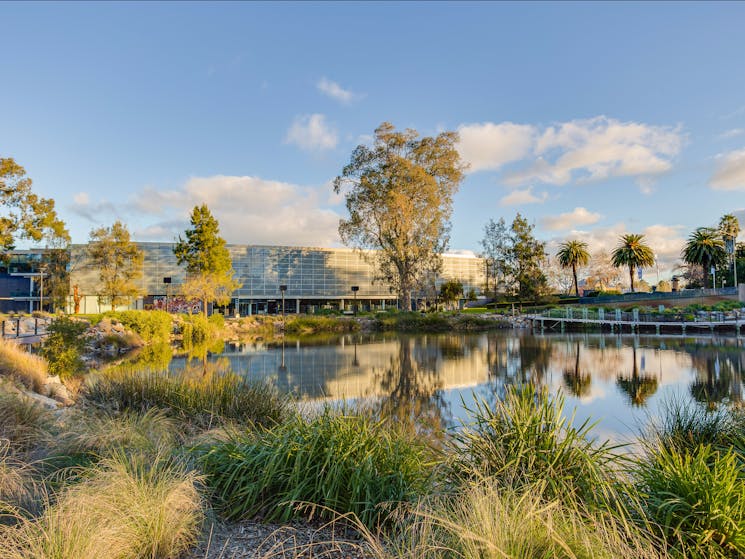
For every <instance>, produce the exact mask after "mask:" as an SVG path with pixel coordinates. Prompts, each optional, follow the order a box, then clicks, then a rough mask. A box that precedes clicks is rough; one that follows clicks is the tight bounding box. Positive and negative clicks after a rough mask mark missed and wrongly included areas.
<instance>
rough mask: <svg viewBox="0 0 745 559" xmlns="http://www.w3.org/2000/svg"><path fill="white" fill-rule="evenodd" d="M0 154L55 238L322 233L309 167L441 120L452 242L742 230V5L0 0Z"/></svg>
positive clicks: (281, 238) (315, 238)
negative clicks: (21, 178)
mask: <svg viewBox="0 0 745 559" xmlns="http://www.w3.org/2000/svg"><path fill="white" fill-rule="evenodd" d="M0 20H2V29H3V32H2V33H1V34H0V52H2V53H3V56H2V57H0V76H2V87H0V106H2V107H3V118H2V119H1V120H0V154H1V155H2V156H3V157H8V156H10V157H14V158H15V159H16V160H17V161H18V162H19V163H20V164H22V165H24V166H25V167H26V170H27V172H28V173H29V175H30V176H31V177H32V178H33V180H34V184H35V189H36V190H37V191H38V192H39V193H41V194H42V195H44V196H50V197H53V198H54V199H55V200H56V203H57V207H58V210H59V213H60V214H61V215H62V217H63V218H64V219H65V220H66V222H67V223H68V225H69V227H70V230H71V232H72V235H73V240H74V241H75V242H84V241H85V240H86V239H87V236H88V233H89V231H90V230H91V228H93V227H94V226H98V225H101V224H104V225H108V224H110V223H112V222H113V221H114V220H115V219H122V220H124V221H125V222H127V223H129V224H130V229H131V230H132V231H133V232H134V234H135V237H136V238H137V239H140V240H165V241H170V240H173V238H174V237H175V235H177V234H178V233H179V232H180V231H183V229H184V228H185V226H186V223H187V215H188V212H189V210H190V209H191V207H193V205H195V204H197V203H201V202H207V203H208V204H209V205H210V207H211V208H212V209H213V211H214V213H215V214H216V215H217V217H218V219H219V220H220V223H221V226H222V229H223V232H224V234H225V236H226V238H227V239H228V240H229V241H230V242H240V243H268V244H284V243H287V244H302V245H333V244H338V238H337V235H336V226H337V223H338V219H339V217H340V216H343V215H344V207H343V203H342V200H341V199H340V198H339V197H338V196H335V195H334V194H333V192H332V191H331V188H330V181H331V180H332V179H333V178H334V176H336V175H337V174H338V173H339V172H340V170H341V168H342V167H343V165H344V164H345V163H346V162H347V161H348V159H349V156H350V154H351V151H352V149H353V148H354V146H355V145H357V144H358V143H360V142H366V141H368V138H369V137H370V135H371V134H372V132H373V130H374V129H375V127H376V126H377V125H378V124H380V123H381V122H382V121H390V122H392V123H393V124H394V125H396V126H397V127H412V128H415V129H417V130H419V131H420V132H421V133H423V134H428V135H429V134H435V133H437V132H438V131H440V130H459V131H460V132H461V144H460V150H461V155H462V156H463V158H464V159H465V160H466V161H467V162H469V163H470V165H471V168H470V171H469V174H468V176H467V178H466V180H465V181H464V182H463V184H462V186H461V189H460V192H459V193H458V195H457V197H456V202H455V208H454V215H453V229H452V237H451V247H452V248H453V249H465V250H478V248H479V240H480V238H481V237H482V232H483V226H484V224H485V223H486V221H487V220H488V219H490V218H499V217H505V219H507V220H508V221H509V220H511V219H512V218H513V217H514V215H515V213H516V212H518V211H519V212H521V213H522V214H523V215H525V216H527V217H528V218H529V219H530V220H531V221H533V222H534V223H535V225H536V234H537V235H538V236H539V237H540V238H542V239H545V240H547V241H549V242H550V243H551V246H553V245H555V243H556V242H558V241H560V240H562V239H564V238H569V237H579V238H583V239H587V240H588V241H589V242H590V244H591V247H592V248H593V249H595V250H600V249H610V248H612V247H613V246H614V245H615V242H616V239H617V237H618V234H620V233H622V232H642V233H646V234H647V235H648V237H649V239H650V241H651V242H652V244H653V245H654V247H655V250H656V251H657V252H658V254H659V255H660V260H661V262H662V263H663V265H669V264H670V263H672V262H673V261H675V260H676V259H677V255H678V253H679V250H680V245H681V243H682V242H683V240H684V239H685V237H686V236H687V235H688V234H689V233H690V231H691V230H692V229H693V228H695V227H697V226H701V225H711V224H714V223H716V221H717V220H718V219H719V217H720V216H721V215H722V214H724V213H728V212H733V211H734V212H739V213H738V215H739V216H740V217H741V220H742V221H743V222H744V223H743V224H744V225H745V212H743V209H744V208H745V33H743V29H745V3H692V2H686V3H667V2H666V3H659V4H655V3H618V4H612V3H611V4H609V3H585V2H581V3H545V4H544V3H525V4H509V3H472V4H470V3H458V4H454V3H407V4H398V3H376V4H372V3H370V4H365V3H348V4H342V3H304V4H294V3H278V4H256V3H245V4H240V3H209V4H203V3H196V2H189V3H183V4H180V3H175V2H173V3H172V2H167V3H162V4H158V3H120V4H117V3H80V4H75V3H65V4H52V3H29V4H21V3H2V4H0Z"/></svg>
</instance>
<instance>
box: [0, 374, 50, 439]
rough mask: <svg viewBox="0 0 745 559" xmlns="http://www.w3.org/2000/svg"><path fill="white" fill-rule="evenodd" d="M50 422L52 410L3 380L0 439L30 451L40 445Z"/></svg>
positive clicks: (0, 393) (0, 405)
mask: <svg viewBox="0 0 745 559" xmlns="http://www.w3.org/2000/svg"><path fill="white" fill-rule="evenodd" d="M51 423H52V416H51V413H50V412H49V411H48V410H46V409H45V408H44V407H43V406H42V405H41V404H39V403H38V402H36V401H35V400H33V399H32V398H30V397H28V396H26V395H25V394H22V393H20V392H19V391H18V390H16V389H15V387H13V386H12V385H10V384H9V383H7V382H2V381H0V439H5V440H7V441H8V442H9V443H10V444H11V445H12V449H13V450H14V451H16V452H27V451H29V450H30V449H31V448H33V447H34V446H35V445H37V444H38V443H39V442H40V441H42V440H43V439H44V437H45V434H46V433H47V430H48V429H49V427H50V425H51Z"/></svg>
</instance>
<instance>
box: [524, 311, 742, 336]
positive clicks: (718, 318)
mask: <svg viewBox="0 0 745 559" xmlns="http://www.w3.org/2000/svg"><path fill="white" fill-rule="evenodd" d="M525 318H527V319H528V320H530V321H531V324H532V327H533V329H534V330H541V331H543V330H546V329H549V330H556V329H558V330H561V331H562V332H564V331H565V330H585V329H593V330H601V331H604V330H605V331H609V332H612V333H613V332H617V333H619V334H620V333H622V332H624V331H625V332H632V333H634V332H636V333H640V332H647V333H652V332H654V333H656V334H671V333H676V334H678V333H679V334H686V333H687V332H692V333H693V332H695V333H698V334H700V333H707V332H708V333H712V334H714V333H716V332H720V333H724V332H731V333H732V334H734V335H736V336H740V335H742V334H743V333H745V328H743V326H745V314H743V313H741V312H737V311H735V312H734V313H724V312H707V313H699V314H698V315H693V320H690V316H689V317H686V318H687V319H683V318H681V317H678V316H674V315H672V316H671V315H655V314H651V315H650V314H640V313H639V312H638V311H634V312H621V311H620V310H617V311H615V312H604V311H602V310H600V311H589V310H588V309H571V308H566V309H549V310H547V311H544V312H542V313H540V314H528V315H526V316H525Z"/></svg>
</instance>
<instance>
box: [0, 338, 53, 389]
mask: <svg viewBox="0 0 745 559" xmlns="http://www.w3.org/2000/svg"><path fill="white" fill-rule="evenodd" d="M0 375H5V376H9V377H11V378H13V379H16V380H18V381H20V382H22V383H23V385H24V386H25V387H26V388H29V389H31V390H33V391H34V392H40V391H41V389H42V387H43V386H44V381H46V379H47V362H46V361H45V360H44V359H42V358H41V357H38V356H36V355H32V354H30V353H29V352H27V351H26V350H25V349H23V348H22V347H21V346H20V345H19V344H16V343H13V342H9V341H7V340H3V339H0Z"/></svg>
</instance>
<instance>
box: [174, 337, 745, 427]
mask: <svg viewBox="0 0 745 559" xmlns="http://www.w3.org/2000/svg"><path fill="white" fill-rule="evenodd" d="M744 355H745V353H744V352H743V348H742V340H741V339H733V338H729V339H727V338H718V339H712V338H682V337H681V338H661V337H654V336H649V337H639V336H614V335H599V334H594V335H590V334H579V335H567V336H559V335H538V336H534V335H531V334H529V333H525V332H496V333H488V334H447V335H415V336H396V335H395V334H374V335H346V336H342V337H332V338H325V339H316V340H313V341H312V342H311V343H307V342H302V341H299V340H298V341H294V342H288V343H281V344H278V345H267V344H263V343H261V342H256V343H253V344H250V345H243V346H241V345H235V346H228V347H226V348H225V351H223V352H222V353H221V354H220V356H221V357H222V358H223V359H225V360H227V362H228V363H229V366H230V367H231V368H232V370H234V371H235V372H240V373H242V374H244V375H246V376H248V377H249V378H253V379H265V380H268V381H269V382H272V383H274V384H275V385H276V386H277V387H278V388H279V389H280V390H281V391H283V392H287V393H291V394H294V395H295V396H297V397H299V398H302V399H310V400H317V399H342V398H343V399H355V400H364V401H366V402H368V404H369V405H370V406H371V407H372V408H373V409H374V410H375V411H376V412H377V413H380V414H382V415H385V416H388V417H391V418H392V419H393V420H395V421H397V422H399V423H400V424H401V425H403V426H406V427H407V428H409V429H413V430H417V432H426V433H430V434H431V433H434V432H439V431H441V427H442V426H446V425H450V424H452V423H453V421H454V420H455V419H458V418H462V417H463V415H464V412H463V407H464V405H465V406H468V405H469V403H470V402H471V401H472V398H473V394H474V393H475V394H477V395H478V396H480V397H482V398H486V399H487V401H493V400H494V399H496V398H501V397H503V395H504V392H505V390H506V388H507V387H508V386H510V385H514V384H520V383H525V382H533V383H536V384H538V385H541V386H546V387H547V388H548V389H549V391H551V392H556V391H558V390H562V391H563V392H565V393H566V394H567V400H568V401H567V403H568V407H570V408H571V407H573V406H577V408H578V411H577V418H578V420H583V419H584V418H585V417H592V418H594V419H598V420H600V421H601V431H602V433H601V435H602V436H608V437H610V438H616V439H617V438H618V435H619V434H625V433H629V432H630V431H633V429H634V428H635V423H637V420H638V422H641V421H645V420H647V419H648V416H650V415H652V416H654V415H656V413H657V410H658V407H659V405H660V403H661V402H662V401H663V400H665V399H666V398H669V397H673V396H675V397H684V398H688V399H689V401H690V402H691V405H698V403H699V402H700V403H703V404H704V405H706V406H710V407H711V406H716V405H718V404H719V403H727V404H730V403H735V404H738V405H739V404H740V403H741V402H742V369H743V366H744V365H745V359H744ZM200 357H203V356H201V355H200ZM215 358H216V356H214V355H210V356H207V357H206V359H207V360H208V361H209V360H214V359H215ZM179 359H182V360H183V359H185V358H179ZM179 359H174V365H172V366H174V367H176V366H179ZM462 401H463V402H462Z"/></svg>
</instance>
